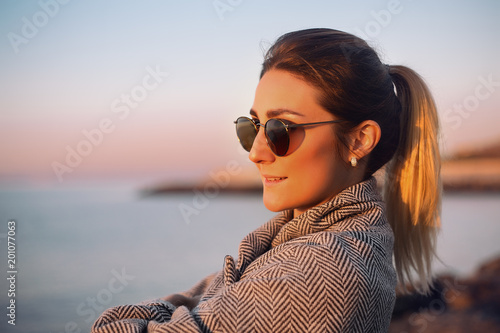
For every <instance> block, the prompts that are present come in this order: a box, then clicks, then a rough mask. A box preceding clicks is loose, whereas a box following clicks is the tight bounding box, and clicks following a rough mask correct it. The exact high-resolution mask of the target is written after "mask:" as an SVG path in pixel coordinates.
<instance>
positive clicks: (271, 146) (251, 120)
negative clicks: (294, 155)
mask: <svg viewBox="0 0 500 333" xmlns="http://www.w3.org/2000/svg"><path fill="white" fill-rule="evenodd" d="M240 119H242V120H248V121H250V122H251V123H252V124H253V126H254V129H255V137H257V134H258V133H259V127H262V126H264V135H265V136H266V142H267V146H268V147H269V148H270V149H271V151H272V152H273V154H274V155H276V156H280V157H281V156H285V155H286V154H287V153H288V149H289V148H290V147H289V145H290V133H289V129H290V128H298V127H305V126H315V125H323V124H335V123H341V122H343V120H328V121H318V122H314V123H303V124H286V123H285V122H284V121H283V120H282V119H279V118H271V119H268V120H267V121H266V123H265V124H261V123H256V122H255V120H254V119H252V118H249V117H245V116H241V117H238V119H236V120H235V121H234V123H235V124H236V126H238V121H239V120H240ZM270 120H275V121H279V122H280V123H281V124H282V125H283V127H284V128H285V131H286V135H287V138H288V143H287V147H286V150H285V152H284V153H283V154H278V153H277V152H275V151H274V149H273V146H275V144H274V143H272V144H271V143H270V142H269V141H271V142H272V140H271V139H269V136H268V135H267V124H268V123H269V121H270ZM236 136H238V127H236ZM253 140H254V141H255V138H254V139H253ZM238 141H239V142H240V144H241V146H242V147H243V149H245V150H246V151H248V152H250V150H247V149H246V148H245V147H244V146H243V144H242V143H241V140H240V137H239V136H238ZM254 141H253V142H254ZM253 142H252V146H253ZM250 149H252V148H251V147H250Z"/></svg>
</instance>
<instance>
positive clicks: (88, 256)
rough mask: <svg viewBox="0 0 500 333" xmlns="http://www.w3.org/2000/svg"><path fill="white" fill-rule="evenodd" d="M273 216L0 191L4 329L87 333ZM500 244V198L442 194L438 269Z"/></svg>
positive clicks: (452, 268)
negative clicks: (115, 309)
mask: <svg viewBox="0 0 500 333" xmlns="http://www.w3.org/2000/svg"><path fill="white" fill-rule="evenodd" d="M274 215H275V213H273V212H269V211H268V210H267V209H266V208H265V207H264V205H263V204H262V198H261V196H259V195H255V194H227V193H226V194H224V193H219V192H217V191H212V192H210V193H207V194H203V193H200V192H192V193H191V192H187V193H183V194H168V195H160V196H144V195H141V193H140V192H138V191H136V190H135V189H134V188H131V187H127V186H107V185H106V186H104V185H103V186H91V187H86V188H59V189H50V190H47V189H35V188H17V189H3V190H0V262H1V265H0V269H1V272H0V276H1V277H2V278H1V279H0V309H1V310H0V332H25V333H29V332H44V333H50V332H54V333H56V332H88V331H89V330H90V327H91V325H92V323H93V322H94V321H95V320H96V319H97V317H98V316H99V315H100V314H101V313H102V311H104V310H105V309H107V308H109V307H112V306H115V305H120V304H134V303H139V302H141V301H145V300H150V299H154V298H159V297H162V296H166V295H168V294H171V293H174V292H178V291H182V290H186V289H188V288H189V287H191V286H192V285H194V284H195V283H196V282H197V281H199V280H200V279H201V278H203V277H204V276H206V275H208V274H210V273H212V272H215V271H218V270H219V269H220V268H221V267H222V264H223V259H224V256H225V255H228V254H230V255H233V256H234V255H236V254H237V250H238V244H239V242H240V240H241V239H242V238H243V237H244V236H245V235H246V234H247V233H249V232H250V231H252V230H254V229H255V228H257V227H258V226H259V225H261V224H263V223H264V222H266V221H267V220H268V219H270V218H271V217H272V216H274ZM9 237H10V238H9ZM499 239H500V193H445V195H444V198H443V209H442V230H441V232H440V235H439V238H438V248H437V250H438V255H439V257H440V262H436V264H435V270H436V272H438V273H453V274H458V275H459V276H463V277H466V276H468V275H470V274H472V273H473V272H474V270H475V269H477V268H478V267H479V265H481V264H482V263H484V262H486V261H488V260H491V259H493V258H495V257H497V256H499V255H500V242H499V241H498V240H499ZM9 260H11V261H9ZM12 260H15V262H13V261H12ZM11 265H12V266H11Z"/></svg>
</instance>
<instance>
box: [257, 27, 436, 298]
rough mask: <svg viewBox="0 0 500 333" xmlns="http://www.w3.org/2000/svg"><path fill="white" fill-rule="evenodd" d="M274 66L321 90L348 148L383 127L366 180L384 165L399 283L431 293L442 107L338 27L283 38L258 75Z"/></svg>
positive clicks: (413, 79)
mask: <svg viewBox="0 0 500 333" xmlns="http://www.w3.org/2000/svg"><path fill="white" fill-rule="evenodd" d="M271 69H278V70H284V71H287V72H289V73H291V74H293V75H295V76H298V77H300V78H301V79H303V80H305V81H306V82H308V83H309V84H312V85H313V86H315V87H317V88H318V89H319V91H320V96H319V100H318V102H319V104H320V105H321V106H322V107H324V108H325V109H326V110H327V111H328V112H330V113H332V114H333V115H335V116H336V118H338V119H341V120H344V121H343V122H341V123H338V124H337V125H336V127H335V129H336V130H335V133H336V136H337V139H338V142H339V143H340V144H341V145H343V146H344V149H343V151H345V147H347V146H348V145H347V135H348V134H349V132H350V131H352V130H353V129H355V128H356V126H357V125H359V124H361V123H362V122H363V121H365V120H373V121H375V122H377V123H378V125H379V126H380V129H381V137H380V140H379V142H378V144H377V145H376V147H375V148H374V149H373V150H372V151H371V152H370V154H368V155H367V156H365V157H364V158H363V159H362V160H364V161H363V163H364V164H365V165H366V172H365V175H364V179H368V178H369V177H370V176H372V175H373V173H374V172H376V171H377V170H379V169H381V168H382V167H384V168H383V169H384V170H385V175H386V177H385V181H384V190H383V193H384V199H385V202H386V207H387V219H388V221H389V223H390V225H391V227H392V229H393V232H394V263H395V267H396V273H397V277H398V280H399V286H400V288H401V289H402V290H403V291H407V288H406V284H407V283H409V284H410V285H411V286H412V287H414V288H415V289H417V290H418V291H420V292H427V291H428V290H429V286H430V283H431V263H432V259H433V257H434V256H435V255H436V253H435V243H436V236H437V232H438V230H439V225H440V213H441V180H440V167H441V160H440V153H439V146H438V142H437V137H438V128H439V125H438V117H437V111H436V106H435V103H434V100H433V98H432V95H431V93H430V91H429V89H428V88H427V86H426V84H425V82H424V81H423V80H422V78H421V77H420V76H419V75H418V74H417V73H416V72H414V71H413V70H411V69H410V68H408V67H405V66H389V65H385V64H383V63H382V62H381V61H380V58H379V57H378V55H377V53H376V52H375V51H374V50H373V49H372V48H371V47H370V46H369V45H368V44H367V43H366V42H365V41H364V40H362V39H360V38H358V37H356V36H354V35H351V34H348V33H345V32H342V31H338V30H333V29H307V30H300V31H295V32H290V33H287V34H285V35H283V36H281V37H280V38H279V39H278V40H277V41H276V42H275V44H274V45H273V46H271V48H270V49H269V50H268V51H267V53H266V56H265V60H264V63H263V67H262V71H261V75H260V77H261V78H262V76H263V75H264V74H265V73H266V72H267V71H269V70H271ZM340 148H341V147H340ZM340 148H339V154H341V152H342V149H340ZM415 273H416V274H417V276H418V280H419V283H416V279H415Z"/></svg>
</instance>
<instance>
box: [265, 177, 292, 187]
mask: <svg viewBox="0 0 500 333" xmlns="http://www.w3.org/2000/svg"><path fill="white" fill-rule="evenodd" d="M262 178H263V181H264V185H266V186H273V185H278V184H280V183H282V182H283V181H285V180H286V179H287V178H288V177H278V176H268V175H262Z"/></svg>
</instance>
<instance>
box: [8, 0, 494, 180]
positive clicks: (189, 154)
mask: <svg viewBox="0 0 500 333" xmlns="http://www.w3.org/2000/svg"><path fill="white" fill-rule="evenodd" d="M499 17H500V2H499V1H495V0H491V1H451V0H448V1H430V0H426V1H411V0H400V1H397V0H390V1H332V0H329V1H326V0H325V1H319V0H316V1H314V0H313V1H285V0H276V1H264V0H254V1H249V0H239V1H238V0H231V1H230V0H220V1H219V0H215V1H214V0H203V1H201V0H198V1H165V0H161V1H160V0H154V1H153V0H151V1H123V0H120V1H118V0H115V1H105V2H104V1H97V0H93V1H78V0H72V1H68V0H65V1H63V0H59V1H58V0H40V1H14V0H9V1H2V2H1V4H0V35H1V36H2V38H1V40H0V67H1V75H0V88H1V98H0V156H1V162H0V186H13V185H15V184H38V185H43V186H45V185H56V186H61V184H71V183H74V182H79V181H85V180H99V181H102V180H108V181H109V180H117V181H118V180H131V181H134V182H136V183H137V184H145V183H150V182H154V181H157V180H163V179H173V178H188V177H192V176H194V175H198V176H199V175H204V174H207V172H208V171H209V170H211V169H214V168H220V167H224V165H226V164H227V163H228V161H231V160H237V161H238V163H240V164H241V165H242V166H250V162H247V161H246V156H245V154H244V153H243V151H242V149H240V148H239V145H238V142H237V139H236V136H235V133H234V125H233V123H232V121H233V120H234V119H236V118H237V117H238V116H239V115H244V114H248V111H249V109H250V107H251V105H252V101H253V94H254V91H255V87H256V85H257V83H258V75H259V71H260V64H261V63H262V56H263V52H264V50H266V49H267V47H268V46H269V45H270V44H271V43H272V42H273V41H274V40H275V39H276V38H277V37H279V36H280V35H281V34H283V33H285V32H288V31H291V30H298V29H303V28H311V27H328V28H335V29H340V30H344V31H347V32H351V33H354V34H357V35H358V36H360V37H363V38H365V39H368V40H369V41H370V43H371V44H372V45H373V46H374V47H375V48H376V49H377V50H378V51H379V53H380V55H381V57H382V59H383V61H384V62H386V63H388V64H403V65H407V66H409V67H411V68H413V69H415V70H416V71H417V72H419V73H420V74H421V75H422V76H423V77H424V78H425V80H426V81H427V82H428V84H429V86H430V88H431V90H432V91H433V93H434V96H435V99H436V102H437V104H438V107H439V113H440V116H441V124H442V128H443V138H444V140H443V151H444V152H445V153H450V152H452V151H453V150H456V149H457V148H459V147H461V146H463V145H467V146H474V145H478V144H479V145H480V144H482V143H483V142H488V141H491V140H494V139H500V130H499V125H498V124H499V123H500V112H499V111H500V109H499V107H500V61H499V59H500V43H498V39H499V34H500V20H499V19H498V18H499Z"/></svg>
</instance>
